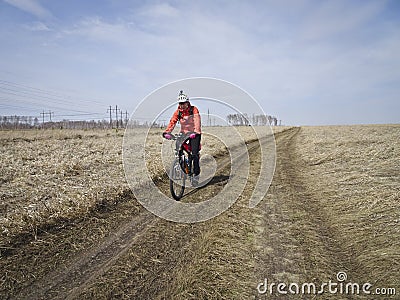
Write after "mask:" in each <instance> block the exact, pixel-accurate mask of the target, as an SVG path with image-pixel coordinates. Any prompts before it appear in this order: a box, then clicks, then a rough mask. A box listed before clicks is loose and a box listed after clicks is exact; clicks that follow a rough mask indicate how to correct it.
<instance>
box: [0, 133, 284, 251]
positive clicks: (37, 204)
mask: <svg viewBox="0 0 400 300" xmlns="http://www.w3.org/2000/svg"><path fill="white" fill-rule="evenodd" d="M284 129H285V127H279V128H276V129H275V130H276V131H280V130H284ZM135 130H136V129H135ZM137 130H141V131H148V129H144V128H138V129H137ZM216 130H223V129H222V128H216ZM238 130H239V132H240V133H241V134H242V136H243V137H244V138H245V140H252V139H255V138H256V136H255V134H254V132H253V131H252V130H251V127H238ZM161 132H162V130H161V129H151V130H150V131H149V134H148V137H147V141H146V147H148V148H149V149H148V151H146V154H148V156H147V162H148V170H149V172H150V173H151V177H152V178H153V179H156V178H161V176H162V174H164V172H165V170H164V167H163V164H162V162H161V155H160V151H158V150H160V149H161V145H162V143H163V140H162V138H161ZM123 135H124V131H115V130H108V131H107V130H106V131H105V130H88V131H83V130H81V131H80V130H44V131H43V130H38V131H2V132H0V147H1V153H2V159H1V161H0V169H1V170H2V171H1V174H0V183H1V186H0V197H1V198H0V200H1V201H0V232H1V239H0V251H1V249H4V248H7V247H8V244H9V243H10V242H11V240H12V238H13V237H14V236H16V235H18V234H21V233H23V234H28V235H32V236H33V237H34V238H35V239H36V238H37V230H38V228H39V227H40V226H43V225H49V224H50V225H51V224H55V223H57V222H58V221H59V220H60V219H62V220H64V219H67V220H68V219H73V218H74V217H76V216H81V215H84V214H85V213H86V212H88V211H89V210H90V209H92V208H93V207H97V206H101V205H102V204H105V203H108V202H114V201H116V200H115V199H118V198H119V197H120V195H122V194H124V192H126V191H127V190H129V187H128V185H127V183H126V179H125V175H124V170H123V162H122V141H123ZM141 143H143V141H137V142H136V144H135V147H137V149H141V148H142V147H143V146H142V144H141ZM167 143H168V142H167ZM171 145H172V143H171ZM202 145H203V149H202V154H203V155H215V154H217V153H220V152H221V151H223V150H224V149H225V148H224V146H223V145H221V143H219V141H218V139H216V138H215V137H213V136H211V135H207V134H205V136H204V137H203V141H202ZM150 148H151V149H152V150H150ZM156 150H157V151H156ZM143 171H144V170H137V174H138V176H143V175H142V173H143Z"/></svg>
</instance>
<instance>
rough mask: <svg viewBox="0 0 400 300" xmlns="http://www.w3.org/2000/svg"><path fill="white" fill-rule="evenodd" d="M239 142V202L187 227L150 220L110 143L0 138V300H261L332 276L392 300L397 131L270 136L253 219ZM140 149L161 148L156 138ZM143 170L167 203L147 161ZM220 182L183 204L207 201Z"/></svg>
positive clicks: (399, 173) (73, 134) (81, 138)
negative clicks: (267, 173)
mask: <svg viewBox="0 0 400 300" xmlns="http://www.w3.org/2000/svg"><path fill="white" fill-rule="evenodd" d="M140 130H143V129H140ZM218 130H223V128H220V129H218ZM239 131H240V132H241V134H242V136H244V137H245V139H246V141H248V142H249V149H252V150H249V151H251V153H250V163H251V169H250V175H249V180H248V183H247V185H246V187H245V190H244V191H243V193H242V195H241V196H240V198H239V199H238V201H237V203H235V204H234V205H233V206H232V207H231V208H230V209H229V210H228V211H226V212H225V213H223V214H221V215H220V216H218V217H216V218H214V219H212V220H210V221H207V222H203V223H199V224H177V223H173V222H168V221H165V220H162V219H159V218H157V217H155V216H154V215H152V214H150V213H148V212H147V211H146V210H145V209H143V207H142V206H141V205H140V204H139V203H138V202H137V201H136V199H135V198H134V196H133V195H132V193H131V192H130V189H129V187H128V185H127V183H126V179H125V176H124V170H123V163H122V142H123V131H119V132H116V131H115V130H113V131H112V130H109V131H97V130H96V131H90V130H89V131H75V130H74V131H68V130H46V131H3V132H0V149H1V161H0V168H1V174H0V268H1V269H2V270H5V271H3V272H2V274H1V275H0V298H1V299H8V298H10V299H52V298H60V299H62V298H65V299H110V298H119V299H268V298H271V297H274V295H275V296H279V295H276V294H277V292H276V289H275V294H274V295H270V294H268V293H266V294H260V293H258V292H257V289H256V288H257V284H258V283H259V282H262V281H263V280H264V279H265V278H268V280H269V282H275V283H279V282H285V283H289V282H295V283H299V284H300V283H302V282H315V283H319V282H327V281H329V280H336V274H337V273H338V272H346V274H347V275H348V281H349V282H350V281H351V282H359V283H363V282H370V283H371V284H372V285H373V289H371V291H373V292H375V291H376V290H375V288H377V287H378V288H394V289H396V291H397V294H398V293H400V281H399V278H400V264H399V261H400V147H399V146H400V142H399V136H400V125H368V126H321V127H301V128H284V127H279V128H275V132H274V133H275V139H276V143H277V161H276V170H275V175H274V178H273V182H272V185H271V187H270V189H269V191H268V194H267V195H266V196H265V198H264V199H263V201H262V202H261V203H260V204H259V205H258V206H257V207H256V208H255V209H249V208H248V201H249V198H250V195H251V192H252V190H253V188H254V185H255V182H256V179H257V175H258V171H259V169H258V168H259V165H260V153H259V149H257V147H253V148H251V147H250V146H251V141H253V140H254V139H255V135H254V132H253V131H252V130H251V128H250V127H241V128H239ZM147 142H148V145H150V146H151V148H153V149H154V148H155V149H161V147H162V143H163V141H162V139H161V136H160V132H159V130H152V131H150V134H149V136H148V141H147ZM202 144H203V150H202V155H206V154H207V155H211V156H213V157H215V158H217V161H218V159H220V158H223V157H224V156H225V155H226V149H225V148H224V147H223V146H222V145H221V144H220V143H219V142H218V140H217V139H215V138H213V137H212V136H211V135H209V136H207V135H204V138H203V141H202ZM138 147H139V148H140V147H142V146H141V145H140V144H138ZM139 148H138V149H139ZM146 157H147V158H148V156H147V155H146ZM147 162H148V164H147V166H148V169H149V170H150V172H151V177H152V178H153V180H155V181H157V182H159V183H158V185H159V186H160V189H161V190H165V192H166V193H167V192H168V187H167V183H164V181H166V180H167V178H166V177H165V175H164V173H165V170H164V167H163V165H162V163H161V157H160V156H159V155H154V156H152V159H151V160H148V161H147ZM142 171H143V170H138V174H140V172H142ZM221 172H222V173H221V174H218V176H216V178H217V177H218V178H220V179H221V180H214V181H211V182H210V184H209V185H207V186H206V187H204V188H202V189H199V190H198V191H197V192H196V191H194V192H193V193H191V194H190V195H188V196H187V197H186V198H184V200H183V201H194V200H193V199H195V198H196V197H200V196H201V197H205V198H207V197H212V196H213V195H215V194H216V193H218V192H219V191H220V190H221V189H222V188H223V186H224V184H225V183H226V180H228V179H224V178H226V175H224V174H226V172H227V171H226V170H225V171H224V170H221ZM224 172H225V173H224ZM228 174H229V172H228ZM164 185H165V186H164ZM387 291H388V290H387ZM389 291H393V290H392V289H391V290H389ZM313 297H318V295H285V297H284V298H282V299H299V298H305V299H310V298H313ZM396 297H398V295H397V296H396V295H384V296H382V295H379V296H378V295H362V294H361V295H355V296H353V295H350V296H349V295H343V294H342V295H333V294H329V293H327V295H325V297H324V299H349V298H350V299H353V298H354V299H397V298H396ZM321 299H322V298H321Z"/></svg>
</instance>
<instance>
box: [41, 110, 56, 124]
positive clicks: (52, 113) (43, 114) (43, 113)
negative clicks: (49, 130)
mask: <svg viewBox="0 0 400 300" xmlns="http://www.w3.org/2000/svg"><path fill="white" fill-rule="evenodd" d="M40 115H41V116H42V127H44V116H45V115H49V119H50V122H51V115H53V116H54V112H52V111H50V110H49V111H48V112H45V111H44V110H43V112H41V113H40Z"/></svg>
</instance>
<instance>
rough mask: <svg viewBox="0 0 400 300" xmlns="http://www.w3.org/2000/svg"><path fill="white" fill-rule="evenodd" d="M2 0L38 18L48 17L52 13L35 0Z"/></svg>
mask: <svg viewBox="0 0 400 300" xmlns="http://www.w3.org/2000/svg"><path fill="white" fill-rule="evenodd" d="M4 2H6V3H8V4H10V5H12V6H14V7H16V8H19V9H21V10H23V11H25V12H27V13H30V14H32V15H34V16H36V17H38V18H44V19H46V18H49V17H52V14H51V12H50V11H49V10H47V9H46V8H45V7H43V6H42V5H41V4H40V3H38V2H37V1H35V0H4Z"/></svg>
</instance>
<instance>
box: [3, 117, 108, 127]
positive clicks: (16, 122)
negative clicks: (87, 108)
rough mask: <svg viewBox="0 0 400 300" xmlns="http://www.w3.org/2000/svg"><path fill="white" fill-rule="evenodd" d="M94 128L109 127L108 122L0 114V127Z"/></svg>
mask: <svg viewBox="0 0 400 300" xmlns="http://www.w3.org/2000/svg"><path fill="white" fill-rule="evenodd" d="M51 128H59V129H94V128H102V129H105V128H110V123H109V122H108V121H106V120H98V121H95V120H90V121H85V120H84V121H72V120H62V121H53V122H51V121H50V122H49V121H47V122H40V121H39V118H38V117H34V116H16V115H15V116H0V129H51Z"/></svg>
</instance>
